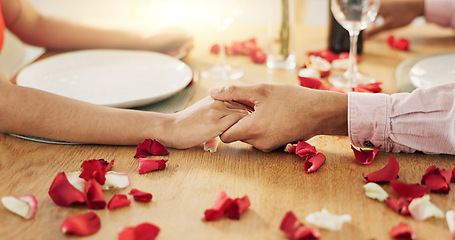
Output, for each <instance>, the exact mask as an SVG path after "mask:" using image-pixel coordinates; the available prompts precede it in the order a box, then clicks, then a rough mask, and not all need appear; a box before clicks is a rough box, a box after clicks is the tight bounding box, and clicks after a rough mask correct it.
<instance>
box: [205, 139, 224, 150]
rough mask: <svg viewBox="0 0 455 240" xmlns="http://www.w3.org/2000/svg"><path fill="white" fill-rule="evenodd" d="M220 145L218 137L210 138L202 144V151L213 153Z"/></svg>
mask: <svg viewBox="0 0 455 240" xmlns="http://www.w3.org/2000/svg"><path fill="white" fill-rule="evenodd" d="M220 143H221V139H220V138H219V137H216V138H212V139H211V140H208V141H207V142H205V143H204V151H206V152H211V153H214V152H216V150H217V149H218V146H219V145H220Z"/></svg>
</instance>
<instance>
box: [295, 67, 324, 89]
mask: <svg viewBox="0 0 455 240" xmlns="http://www.w3.org/2000/svg"><path fill="white" fill-rule="evenodd" d="M298 74H299V77H303V78H314V79H319V78H320V75H319V72H318V71H317V70H316V69H313V68H306V67H305V68H301V69H300V70H299V73H298ZM321 83H322V82H321ZM319 84H320V83H319ZM319 84H318V85H319ZM312 88H315V87H312Z"/></svg>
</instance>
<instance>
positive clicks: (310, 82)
mask: <svg viewBox="0 0 455 240" xmlns="http://www.w3.org/2000/svg"><path fill="white" fill-rule="evenodd" d="M299 80H300V86H302V87H306V88H312V89H319V90H328V89H329V87H327V86H326V85H325V84H324V83H323V82H322V80H321V79H318V78H311V77H302V76H299Z"/></svg>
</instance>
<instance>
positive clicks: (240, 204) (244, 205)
mask: <svg viewBox="0 0 455 240" xmlns="http://www.w3.org/2000/svg"><path fill="white" fill-rule="evenodd" d="M250 205H251V203H250V199H249V198H248V196H246V195H245V196H244V197H243V198H236V199H234V201H233V202H232V203H231V204H230V205H229V207H228V208H227V209H226V216H227V217H228V218H229V219H234V220H238V219H240V215H242V213H244V212H245V211H246V210H248V208H249V207H250Z"/></svg>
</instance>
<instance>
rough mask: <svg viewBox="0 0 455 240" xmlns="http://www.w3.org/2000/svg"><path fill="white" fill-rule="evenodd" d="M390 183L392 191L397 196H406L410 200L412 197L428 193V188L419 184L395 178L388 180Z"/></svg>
mask: <svg viewBox="0 0 455 240" xmlns="http://www.w3.org/2000/svg"><path fill="white" fill-rule="evenodd" d="M390 185H391V186H392V188H393V191H395V193H396V194H397V195H398V197H402V198H406V199H408V200H412V199H414V198H420V197H422V196H423V195H425V194H427V193H429V191H428V189H426V188H425V187H424V186H422V185H419V184H407V183H403V182H400V181H398V180H396V179H392V180H390Z"/></svg>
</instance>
